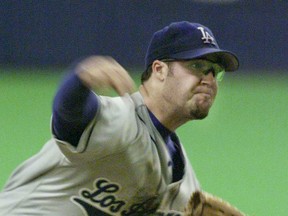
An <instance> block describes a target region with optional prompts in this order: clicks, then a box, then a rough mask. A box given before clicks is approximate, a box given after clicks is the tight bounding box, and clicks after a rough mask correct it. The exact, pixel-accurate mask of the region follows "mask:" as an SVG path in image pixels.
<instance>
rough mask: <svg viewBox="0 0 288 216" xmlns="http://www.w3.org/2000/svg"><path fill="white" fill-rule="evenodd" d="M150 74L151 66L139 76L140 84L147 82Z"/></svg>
mask: <svg viewBox="0 0 288 216" xmlns="http://www.w3.org/2000/svg"><path fill="white" fill-rule="evenodd" d="M151 74H152V65H150V66H149V67H148V68H147V69H146V70H145V71H144V72H143V73H142V75H141V84H143V83H144V82H145V81H147V80H148V79H149V78H150V77H151Z"/></svg>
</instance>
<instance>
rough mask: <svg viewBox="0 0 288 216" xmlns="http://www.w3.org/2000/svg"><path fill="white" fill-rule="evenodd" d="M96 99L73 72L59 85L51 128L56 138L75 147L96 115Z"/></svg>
mask: <svg viewBox="0 0 288 216" xmlns="http://www.w3.org/2000/svg"><path fill="white" fill-rule="evenodd" d="M97 110H98V100H97V97H96V95H95V94H94V93H93V92H92V91H91V90H90V89H89V88H87V87H86V86H85V85H84V84H83V83H82V81H81V80H80V78H79V77H78V76H77V75H76V74H75V73H72V74H69V76H68V77H67V78H66V79H65V80H64V82H63V83H62V84H61V85H60V87H59V89H58V91H57V93H56V96H55V98H54V102H53V119H52V130H53V133H54V135H55V136H56V138H57V139H60V140H63V141H66V142H69V143H70V144H72V145H73V146H75V147H77V145H78V142H79V140H80V137H81V135H82V133H83V131H84V130H85V128H86V127H87V125H88V124H89V123H90V122H91V120H92V119H93V118H94V116H95V115H96V112H97Z"/></svg>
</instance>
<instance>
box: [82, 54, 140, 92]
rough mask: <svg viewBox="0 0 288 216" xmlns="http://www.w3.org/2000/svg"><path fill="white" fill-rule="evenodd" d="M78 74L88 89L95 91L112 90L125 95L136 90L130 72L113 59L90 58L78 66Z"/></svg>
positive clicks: (102, 57)
mask: <svg viewBox="0 0 288 216" xmlns="http://www.w3.org/2000/svg"><path fill="white" fill-rule="evenodd" d="M76 73H77V74H78V76H79V77H80V79H81V80H82V82H83V83H84V84H85V85H86V86H87V87H89V88H90V89H93V90H95V91H102V90H105V89H109V88H112V89H114V90H115V91H116V92H117V93H118V94H119V95H124V94H125V93H132V92H133V91H135V89H136V88H135V83H134V81H133V79H132V78H131V77H130V75H129V74H128V72H127V71H126V70H125V69H124V68H123V67H122V66H121V65H120V64H119V63H118V62H116V61H115V60H114V59H113V58H111V57H104V56H91V57H88V58H86V59H84V60H83V61H82V62H80V63H79V64H78V66H77V68H76Z"/></svg>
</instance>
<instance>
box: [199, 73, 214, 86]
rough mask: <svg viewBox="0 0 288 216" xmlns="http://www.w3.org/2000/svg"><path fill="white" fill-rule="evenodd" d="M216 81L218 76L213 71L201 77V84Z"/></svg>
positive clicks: (210, 83)
mask: <svg viewBox="0 0 288 216" xmlns="http://www.w3.org/2000/svg"><path fill="white" fill-rule="evenodd" d="M215 82H216V78H215V76H214V74H213V72H212V71H211V72H209V73H208V74H203V76H202V78H201V84H205V85H212V84H213V83H215Z"/></svg>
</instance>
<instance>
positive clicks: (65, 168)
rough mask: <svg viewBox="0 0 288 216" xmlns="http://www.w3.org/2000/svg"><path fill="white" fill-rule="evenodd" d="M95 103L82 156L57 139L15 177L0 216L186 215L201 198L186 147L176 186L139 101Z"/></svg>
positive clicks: (1, 196) (0, 197) (0, 199)
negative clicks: (192, 202) (194, 196)
mask: <svg viewBox="0 0 288 216" xmlns="http://www.w3.org/2000/svg"><path fill="white" fill-rule="evenodd" d="M98 100H99V101H100V104H101V105H100V108H99V109H98V112H97V114H96V116H95V118H94V119H93V121H92V122H91V123H90V124H89V126H88V127H87V128H86V129H85V131H84V133H83V134H82V136H81V139H80V141H79V144H78V146H77V148H75V147H74V146H72V145H70V144H69V143H66V142H64V141H61V140H57V139H55V138H52V139H51V140H50V141H48V142H47V143H46V144H45V145H44V147H43V148H42V150H41V151H40V152H39V153H38V154H36V155H35V156H34V157H32V158H30V159H29V160H27V161H26V162H24V163H23V164H22V165H20V166H19V167H18V168H17V169H16V170H15V171H14V173H13V175H12V176H11V177H10V179H9V180H8V182H7V184H6V186H5V187H4V190H3V191H2V192H1V193H0V215H1V216H2V215H5V216H6V215H9V216H13V215H21V216H23V215H29V216H31V215H41V216H44V215H53V216H63V215H69V216H84V215H89V216H92V215H93V216H95V215H97V216H98V215H100V216H102V215H103V216H105V215H117V216H124V215H135V216H136V215H137V216H139V215H149V212H153V211H155V209H157V211H158V213H157V214H153V215H168V213H169V215H170V216H173V215H181V213H180V211H183V209H184V207H185V205H186V203H187V201H188V199H189V197H190V196H191V193H192V192H194V191H195V190H200V188H199V184H198V181H197V179H196V177H195V174H194V171H193V169H192V167H191V165H190V162H189V160H188V158H187V155H186V153H185V151H184V149H183V147H182V154H183V160H184V163H185V168H184V176H183V178H182V179H181V180H180V181H177V182H174V183H172V167H171V166H169V164H171V158H170V155H169V152H168V150H167V147H166V146H165V142H164V141H163V138H162V137H161V135H160V134H159V132H158V131H157V129H156V128H155V127H154V125H153V123H152V121H151V119H150V117H149V114H148V110H147V108H146V106H145V105H144V104H143V98H142V96H141V94H140V93H139V92H136V93H134V94H133V95H125V96H123V97H102V96H98ZM177 211H179V212H177ZM161 212H162V213H161Z"/></svg>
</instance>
